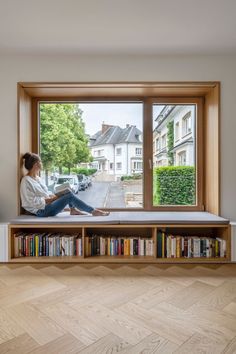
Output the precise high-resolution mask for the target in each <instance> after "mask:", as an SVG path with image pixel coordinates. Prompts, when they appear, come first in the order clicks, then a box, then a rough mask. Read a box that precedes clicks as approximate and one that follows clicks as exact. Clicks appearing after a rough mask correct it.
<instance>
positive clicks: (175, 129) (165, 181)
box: [153, 102, 200, 206]
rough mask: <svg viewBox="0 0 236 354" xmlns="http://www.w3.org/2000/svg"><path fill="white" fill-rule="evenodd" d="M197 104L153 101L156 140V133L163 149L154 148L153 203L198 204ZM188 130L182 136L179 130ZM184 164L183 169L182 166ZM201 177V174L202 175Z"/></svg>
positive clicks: (154, 136) (154, 135)
mask: <svg viewBox="0 0 236 354" xmlns="http://www.w3.org/2000/svg"><path fill="white" fill-rule="evenodd" d="M191 119H192V122H193V125H195V122H196V105H194V104H192V105H189V104H186V105H184V104H181V105H178V104H173V103H172V102H171V104H164V103H163V104H154V105H153V139H156V132H157V131H158V134H159V135H160V137H161V150H159V151H158V152H157V153H155V151H153V166H156V167H154V168H153V205H154V206H160V205H173V206H174V205H176V206H177V205H179V206H180V205H189V206H195V205H196V204H197V188H196V186H197V184H198V173H197V171H198V168H199V166H197V163H196V161H197V160H196V158H197V150H198V151H199V146H197V144H196V135H195V131H194V130H193V131H192V130H191V127H190V125H191ZM180 122H182V132H184V133H185V135H186V132H187V134H188V135H187V136H186V138H185V139H182V138H181V139H180V137H179V129H180ZM181 167H184V168H181ZM199 178H200V177H199Z"/></svg>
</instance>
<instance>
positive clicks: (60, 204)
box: [36, 192, 94, 217]
mask: <svg viewBox="0 0 236 354" xmlns="http://www.w3.org/2000/svg"><path fill="white" fill-rule="evenodd" d="M67 204H69V207H70V208H77V209H80V210H82V211H86V212H87V213H92V211H93V210H94V208H92V207H91V206H89V205H87V204H86V203H84V202H83V201H82V200H81V199H79V198H78V197H77V196H76V195H75V194H74V193H72V192H69V193H67V194H65V195H62V196H61V197H59V198H58V199H56V200H54V201H53V202H52V203H50V204H47V205H46V206H45V209H40V210H38V211H37V213H36V216H40V217H45V216H55V215H57V214H58V213H60V212H61V211H62V210H63V209H64V208H65V206H66V205H67Z"/></svg>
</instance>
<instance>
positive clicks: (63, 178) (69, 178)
mask: <svg viewBox="0 0 236 354" xmlns="http://www.w3.org/2000/svg"><path fill="white" fill-rule="evenodd" d="M65 182H69V183H70V186H71V189H72V191H73V192H74V193H78V191H79V181H78V177H77V176H76V175H60V176H59V177H58V178H57V180H56V183H55V185H54V188H55V187H57V186H59V185H61V184H63V183H65Z"/></svg>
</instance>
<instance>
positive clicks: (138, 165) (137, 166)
mask: <svg viewBox="0 0 236 354" xmlns="http://www.w3.org/2000/svg"><path fill="white" fill-rule="evenodd" d="M142 168H143V163H142V162H141V161H134V164H133V169H134V171H140V172H141V171H142Z"/></svg>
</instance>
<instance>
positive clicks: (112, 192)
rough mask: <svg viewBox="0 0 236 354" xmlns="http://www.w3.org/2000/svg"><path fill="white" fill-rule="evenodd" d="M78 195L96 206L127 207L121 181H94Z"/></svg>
mask: <svg viewBox="0 0 236 354" xmlns="http://www.w3.org/2000/svg"><path fill="white" fill-rule="evenodd" d="M78 197H79V198H80V199H81V200H83V201H84V202H85V203H87V204H89V205H91V206H94V207H96V208H125V200H124V191H123V190H122V187H121V185H120V183H119V182H93V184H92V186H91V187H89V188H87V189H86V190H85V191H79V193H78Z"/></svg>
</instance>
